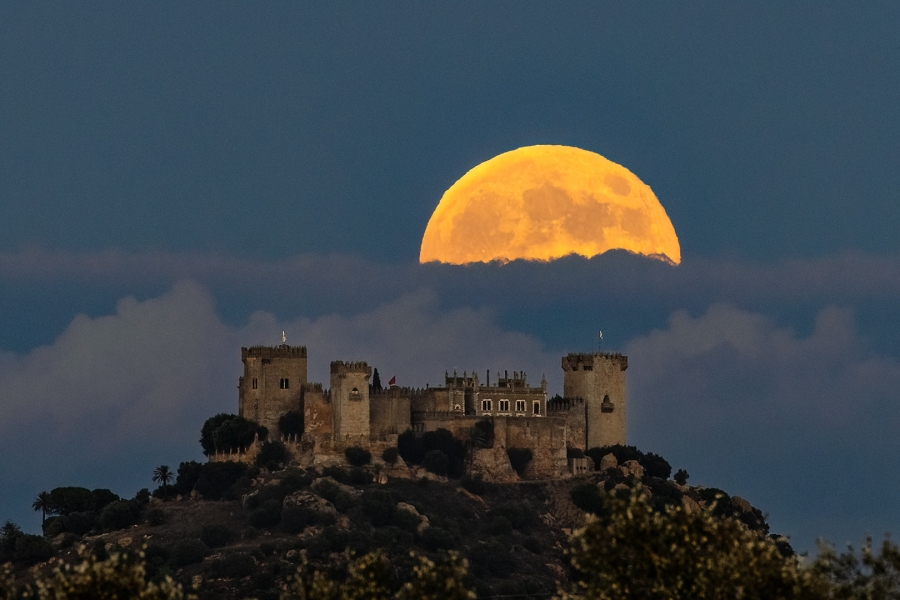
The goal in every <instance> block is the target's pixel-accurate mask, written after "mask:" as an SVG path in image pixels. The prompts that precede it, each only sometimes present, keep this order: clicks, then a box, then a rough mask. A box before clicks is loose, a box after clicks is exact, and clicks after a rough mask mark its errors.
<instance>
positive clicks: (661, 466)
mask: <svg viewBox="0 0 900 600" xmlns="http://www.w3.org/2000/svg"><path fill="white" fill-rule="evenodd" d="M607 454H612V455H613V456H615V457H616V461H618V463H619V464H620V465H621V464H622V463H623V462H625V461H629V460H636V461H637V462H638V463H639V464H640V465H641V466H642V467H644V475H645V476H647V477H658V478H660V479H668V478H669V475H671V474H672V465H670V464H669V462H668V461H667V460H666V459H664V458H663V457H662V456H660V455H658V454H654V453H652V452H647V453H644V452H641V451H640V450H638V449H637V448H636V447H634V446H623V445H621V444H616V445H614V446H603V447H602V448H590V449H589V450H587V451H585V455H586V456H589V457H591V459H592V460H593V461H594V465H596V467H599V466H600V459H601V458H603V457H604V456H606V455H607ZM596 467H595V468H596Z"/></svg>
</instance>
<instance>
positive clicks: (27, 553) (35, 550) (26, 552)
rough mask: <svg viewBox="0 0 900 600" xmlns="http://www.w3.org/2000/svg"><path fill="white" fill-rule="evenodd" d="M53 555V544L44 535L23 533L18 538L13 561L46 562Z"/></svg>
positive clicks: (25, 562) (22, 562) (24, 562)
mask: <svg viewBox="0 0 900 600" xmlns="http://www.w3.org/2000/svg"><path fill="white" fill-rule="evenodd" d="M51 556H53V546H51V545H50V542H48V541H47V540H46V539H44V537H43V536H40V535H31V534H29V533H23V534H22V535H20V536H18V538H16V549H15V552H14V553H13V561H15V562H17V563H19V564H22V565H33V564H35V563H39V562H44V561H45V560H47V559H48V558H50V557H51Z"/></svg>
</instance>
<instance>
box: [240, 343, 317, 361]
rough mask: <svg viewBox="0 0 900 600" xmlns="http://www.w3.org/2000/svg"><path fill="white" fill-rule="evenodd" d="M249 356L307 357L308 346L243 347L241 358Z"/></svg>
mask: <svg viewBox="0 0 900 600" xmlns="http://www.w3.org/2000/svg"><path fill="white" fill-rule="evenodd" d="M247 358H306V346H288V345H287V344H282V345H281V346H251V347H250V348H241V359H242V360H244V359H247Z"/></svg>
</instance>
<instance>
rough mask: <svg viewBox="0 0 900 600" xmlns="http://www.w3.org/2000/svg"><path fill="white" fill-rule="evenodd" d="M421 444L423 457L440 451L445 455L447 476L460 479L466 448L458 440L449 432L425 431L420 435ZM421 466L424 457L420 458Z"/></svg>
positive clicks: (444, 430)
mask: <svg viewBox="0 0 900 600" xmlns="http://www.w3.org/2000/svg"><path fill="white" fill-rule="evenodd" d="M421 442H422V450H423V451H424V452H425V456H427V455H428V452H430V451H432V450H440V451H441V452H443V453H444V454H446V455H447V459H448V463H447V476H449V477H462V475H463V467H464V464H465V462H464V461H465V458H466V448H465V445H464V444H463V443H462V442H461V441H460V440H458V439H456V438H454V437H453V434H452V433H450V431H448V430H447V429H443V428H441V429H438V430H436V431H426V432H425V433H424V434H423V435H422V439H421ZM422 464H423V465H424V464H425V457H424V456H423V457H422Z"/></svg>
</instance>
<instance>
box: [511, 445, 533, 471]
mask: <svg viewBox="0 0 900 600" xmlns="http://www.w3.org/2000/svg"><path fill="white" fill-rule="evenodd" d="M506 454H507V455H508V456H509V464H510V465H512V468H513V469H515V471H516V473H518V475H519V477H523V476H524V475H525V469H527V468H528V463H530V462H531V459H532V458H534V453H533V452H532V451H531V448H507V449H506Z"/></svg>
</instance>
